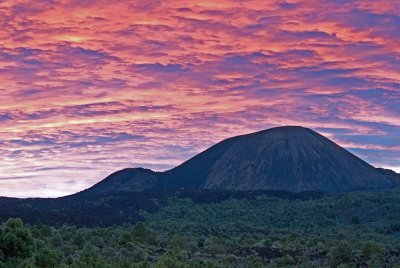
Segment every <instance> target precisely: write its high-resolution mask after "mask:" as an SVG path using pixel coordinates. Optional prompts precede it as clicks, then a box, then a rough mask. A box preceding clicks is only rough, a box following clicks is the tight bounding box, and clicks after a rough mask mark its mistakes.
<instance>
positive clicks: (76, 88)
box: [0, 0, 400, 196]
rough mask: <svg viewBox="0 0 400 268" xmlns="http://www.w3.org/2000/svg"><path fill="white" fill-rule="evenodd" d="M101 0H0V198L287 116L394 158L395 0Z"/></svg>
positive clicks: (72, 187) (167, 158)
mask: <svg viewBox="0 0 400 268" xmlns="http://www.w3.org/2000/svg"><path fill="white" fill-rule="evenodd" d="M110 4H111V3H110V2H109V1H108V0H101V1H92V0H89V1H52V0H48V1H37V2H32V1H29V2H28V1H18V2H14V1H2V2H1V3H0V26H1V28H0V29H1V30H0V38H1V40H3V42H2V43H1V44H0V79H1V81H2V83H1V85H0V141H1V142H0V154H1V155H2V156H3V157H2V165H1V167H0V174H2V175H1V176H0V189H1V190H0V195H7V194H9V193H10V191H13V192H14V194H13V195H15V196H38V195H41V196H59V195H63V194H69V193H72V192H75V191H78V190H82V189H83V188H85V187H88V186H90V185H91V184H93V183H95V182H97V181H99V180H100V179H102V178H104V177H105V176H106V175H108V174H109V173H111V172H113V171H115V170H117V169H120V168H124V167H132V166H144V167H150V168H153V169H156V170H165V169H168V168H170V167H173V166H175V165H177V164H179V163H181V162H182V161H184V160H185V159H188V158H190V157H191V156H193V155H194V154H196V153H198V152H200V151H201V150H204V149H206V148H207V147H208V146H210V145H212V144H213V143H215V142H218V141H220V140H222V139H224V138H228V137H230V136H233V135H239V134H244V133H247V132H251V131H257V130H261V129H264V128H269V127H273V126H278V125H286V124H289V125H303V126H306V127H311V128H314V129H316V130H318V131H320V132H321V133H323V134H324V135H327V136H328V137H330V138H331V139H333V140H334V141H336V142H338V143H339V144H341V145H343V146H345V147H346V148H349V149H350V150H352V151H353V152H355V153H357V155H359V156H360V157H362V158H364V159H366V160H368V161H370V162H371V163H373V164H374V165H377V166H384V167H385V166H386V167H395V168H396V167H400V159H399V158H398V155H399V154H400V149H399V147H398V145H399V144H400V142H399V135H398V133H399V132H400V129H399V128H400V121H399V118H400V109H399V107H400V75H399V71H400V67H399V66H400V65H399V63H400V50H399V47H398V39H399V38H398V37H399V36H398V34H399V31H398V25H399V22H400V13H399V12H398V10H400V8H399V3H397V1H385V2H384V3H383V2H379V3H378V2H377V1H369V0H368V1H365V0H362V1H361V0H352V1H350V0H343V1H316V0H311V1H300V2H299V1H268V2H260V1H258V0H248V1H245V2H243V1H234V0H221V1H200V2H199V1H198V2H193V1H187V0H184V1H176V0H172V1H163V0H157V1H146V2H141V3H139V2H138V3H129V2H123V1H122V2H118V3H114V2H113V3H112V6H113V8H110ZM11 178H12V179H11Z"/></svg>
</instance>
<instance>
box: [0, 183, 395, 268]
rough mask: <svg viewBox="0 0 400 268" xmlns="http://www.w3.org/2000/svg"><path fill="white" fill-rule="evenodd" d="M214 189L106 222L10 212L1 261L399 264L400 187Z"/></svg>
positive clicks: (0, 238) (0, 236)
mask: <svg viewBox="0 0 400 268" xmlns="http://www.w3.org/2000/svg"><path fill="white" fill-rule="evenodd" d="M211 196H213V197H214V199H213V198H211V197H210V196H208V198H207V196H204V195H203V196H201V198H199V195H197V197H196V195H192V196H190V195H189V194H186V195H183V194H178V195H173V196H166V197H165V198H166V199H165V200H164V199H160V200H156V199H153V202H154V203H159V206H157V207H153V208H152V209H140V210H139V211H137V214H138V215H140V217H135V219H136V220H130V221H127V222H126V223H124V224H111V225H104V226H98V227H96V226H94V225H93V224H92V223H90V224H88V225H86V226H85V225H84V224H72V223H63V224H61V223H57V224H49V223H47V222H41V221H36V222H32V220H31V219H32V218H29V217H27V218H26V222H25V223H24V222H23V221H25V219H23V220H21V219H20V218H17V217H14V218H10V219H8V220H5V221H4V222H3V223H2V224H1V227H0V267H121V268H122V267H126V268H128V267H157V268H158V267H159V268H163V267H171V268H172V267H173V268H180V267H210V268H211V267H243V268H247V267H248V268H250V267H400V190H399V189H394V190H390V191H363V192H349V193H341V194H309V195H306V196H308V198H305V197H304V196H301V195H299V196H295V195H283V194H282V193H281V194H279V195H276V194H275V195H274V194H272V193H270V192H269V193H267V192H264V193H263V192H257V193H247V194H244V193H240V194H239V193H238V194H236V195H235V194H233V195H228V196H225V197H224V198H216V197H218V195H215V193H213V194H211ZM222 196H223V195H222ZM75 212H76V215H75V217H77V218H79V217H80V215H79V210H75ZM120 212H121V213H122V214H124V213H126V214H128V213H129V210H124V211H120ZM107 216H108V215H107V214H104V215H99V217H107ZM122 216H124V217H126V219H129V215H122ZM122 216H121V218H122Z"/></svg>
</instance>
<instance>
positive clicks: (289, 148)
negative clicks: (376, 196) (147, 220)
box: [81, 126, 397, 194]
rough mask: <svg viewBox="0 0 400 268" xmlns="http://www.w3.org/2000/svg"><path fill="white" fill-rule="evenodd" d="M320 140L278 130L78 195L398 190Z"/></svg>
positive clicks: (122, 174)
mask: <svg viewBox="0 0 400 268" xmlns="http://www.w3.org/2000/svg"><path fill="white" fill-rule="evenodd" d="M388 174H389V173H388V172H384V171H382V170H378V169H376V168H374V167H373V166H371V165H370V164H368V163H367V162H365V161H363V160H362V159H360V158H358V157H357V156H355V155H354V154H352V153H350V152H349V151H347V150H346V149H344V148H342V147H340V146H339V145H337V144H336V143H334V142H333V141H331V140H329V139H327V138H326V137H324V136H322V135H321V134H319V133H317V132H315V131H313V130H311V129H308V128H303V127H300V126H284V127H276V128H271V129H266V130H262V131H258V132H255V133H249V134H245V135H240V136H235V137H231V138H228V139H225V140H223V141H221V142H219V143H217V144H215V145H213V146H211V147H210V148H208V149H206V150H205V151H203V152H201V153H199V154H198V155H196V156H194V157H192V158H190V159H189V160H187V161H185V162H183V163H182V164H180V165H178V166H177V167H175V168H172V169H170V170H167V171H164V172H154V171H152V170H148V169H143V168H136V169H135V168H133V169H123V170H120V171H117V172H115V173H113V174H111V175H110V176H108V177H107V178H106V179H104V180H103V181H101V182H99V183H98V184H96V185H94V186H92V187H90V188H88V189H86V190H84V191H82V192H81V193H82V194H93V193H107V192H115V191H143V190H161V189H167V190H174V189H176V190H178V189H204V190H233V191H235V190H239V191H246V190H248V191H257V190H278V191H280V190H282V191H325V192H344V191H351V190H363V189H386V188H391V187H393V186H394V185H396V184H397V181H396V180H395V179H393V178H395V177H396V176H394V175H393V174H392V173H390V174H389V175H388Z"/></svg>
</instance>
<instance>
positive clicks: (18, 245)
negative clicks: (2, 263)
mask: <svg viewBox="0 0 400 268" xmlns="http://www.w3.org/2000/svg"><path fill="white" fill-rule="evenodd" d="M34 250H35V241H34V239H33V237H32V234H31V232H30V230H29V229H28V228H26V227H25V226H24V224H23V223H22V221H21V219H9V220H8V221H7V222H6V223H5V224H4V226H3V227H2V228H1V229H0V251H1V252H2V254H3V258H4V259H5V260H6V261H7V260H10V259H25V258H29V257H31V256H32V253H33V252H34Z"/></svg>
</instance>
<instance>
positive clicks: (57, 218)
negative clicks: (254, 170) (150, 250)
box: [0, 190, 324, 227]
mask: <svg viewBox="0 0 400 268" xmlns="http://www.w3.org/2000/svg"><path fill="white" fill-rule="evenodd" d="M258 196H268V197H277V198H282V199H287V200H308V199H315V198H320V197H322V196H324V194H323V193H322V192H317V191H315V192H299V193H293V192H285V191H252V192H248V191H218V190H203V191H202V190H181V191H168V190H164V191H144V192H118V193H116V194H110V193H108V194H98V195H89V196H81V195H72V196H68V197H63V198H57V199H42V198H37V199H14V198H0V221H5V220H7V219H8V218H12V217H18V218H21V219H23V221H24V222H27V223H32V224H34V223H38V222H41V223H45V224H51V225H62V224H72V225H78V226H88V227H99V226H101V227H105V226H111V225H114V224H116V225H121V224H123V223H135V222H138V221H142V220H143V216H141V214H140V213H141V212H143V211H146V212H154V211H157V210H159V209H161V208H162V207H164V206H166V205H167V203H168V200H169V199H170V198H189V199H191V200H193V201H194V202H196V203H218V202H222V201H225V200H228V199H231V198H235V199H245V198H247V199H254V198H257V197H258ZM105 215H106V216H105Z"/></svg>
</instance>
